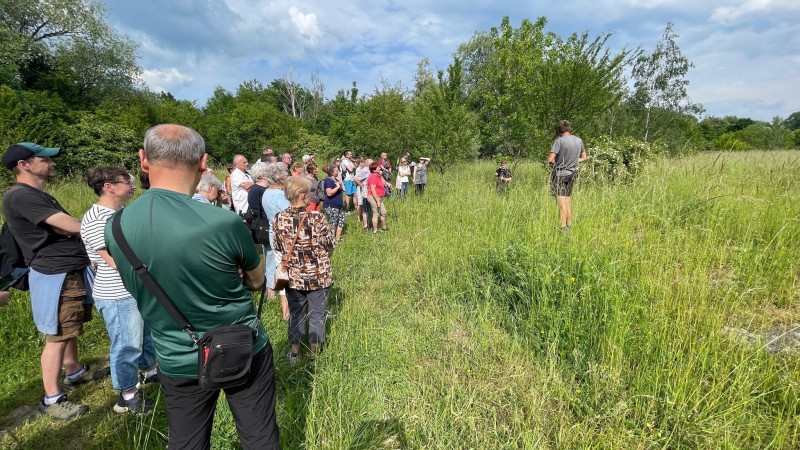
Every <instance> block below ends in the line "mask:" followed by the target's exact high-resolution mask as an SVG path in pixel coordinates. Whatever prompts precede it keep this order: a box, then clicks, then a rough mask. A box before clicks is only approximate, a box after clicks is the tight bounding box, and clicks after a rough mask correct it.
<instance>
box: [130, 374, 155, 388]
mask: <svg viewBox="0 0 800 450" xmlns="http://www.w3.org/2000/svg"><path fill="white" fill-rule="evenodd" d="M159 382H160V380H159V379H158V373H157V372H156V373H154V374H153V375H150V376H149V377H148V376H145V374H144V372H142V373H141V374H139V382H138V383H136V389H143V388H144V387H145V386H147V385H150V384H156V383H159Z"/></svg>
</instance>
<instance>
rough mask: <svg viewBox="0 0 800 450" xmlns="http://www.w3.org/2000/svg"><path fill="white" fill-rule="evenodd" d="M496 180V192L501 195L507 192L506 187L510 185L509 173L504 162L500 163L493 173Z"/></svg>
mask: <svg viewBox="0 0 800 450" xmlns="http://www.w3.org/2000/svg"><path fill="white" fill-rule="evenodd" d="M494 176H495V178H497V192H499V193H501V194H503V193H505V192H508V187H509V185H510V184H511V171H510V170H508V165H507V164H506V162H505V161H502V162H501V163H500V167H498V168H497V171H495V173H494Z"/></svg>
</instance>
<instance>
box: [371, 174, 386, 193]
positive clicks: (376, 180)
mask: <svg viewBox="0 0 800 450" xmlns="http://www.w3.org/2000/svg"><path fill="white" fill-rule="evenodd" d="M372 186H375V193H376V194H377V195H378V197H383V196H384V195H386V188H385V187H383V177H382V176H380V175H378V174H377V173H375V172H372V173H371V174H369V177H367V195H372Z"/></svg>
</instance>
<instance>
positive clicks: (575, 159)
mask: <svg viewBox="0 0 800 450" xmlns="http://www.w3.org/2000/svg"><path fill="white" fill-rule="evenodd" d="M583 161H586V149H585V148H584V147H583V141H582V140H581V138H579V137H578V136H573V135H572V128H571V127H570V124H569V122H568V121H566V120H562V121H560V122H558V138H556V140H555V142H553V147H552V149H550V156H548V157H547V163H548V164H550V165H551V166H552V167H553V172H552V174H551V176H550V193H551V194H552V195H553V196H554V197H555V198H556V203H557V204H558V211H559V216H560V218H561V230H563V231H566V230H568V229H569V227H570V226H571V225H572V199H571V197H572V186H573V184H574V183H575V178H577V177H578V164H579V163H582V162H583Z"/></svg>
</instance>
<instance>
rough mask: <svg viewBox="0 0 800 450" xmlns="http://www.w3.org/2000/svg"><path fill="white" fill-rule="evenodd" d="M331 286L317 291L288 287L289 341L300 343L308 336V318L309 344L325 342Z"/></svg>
mask: <svg viewBox="0 0 800 450" xmlns="http://www.w3.org/2000/svg"><path fill="white" fill-rule="evenodd" d="M329 295H330V288H322V289H317V290H315V291H298V290H297V289H292V288H286V299H287V300H288V301H289V311H290V312H291V317H290V318H289V343H290V344H299V343H301V342H303V341H304V340H305V339H304V338H305V337H306V319H308V342H309V344H322V343H323V342H325V315H326V314H327V311H328V296H329Z"/></svg>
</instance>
